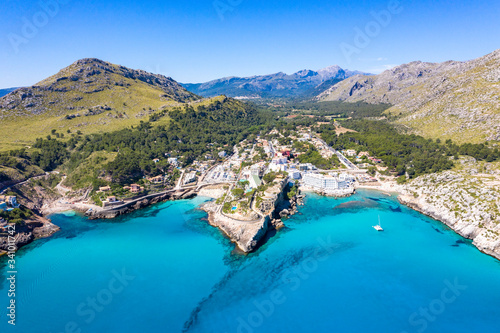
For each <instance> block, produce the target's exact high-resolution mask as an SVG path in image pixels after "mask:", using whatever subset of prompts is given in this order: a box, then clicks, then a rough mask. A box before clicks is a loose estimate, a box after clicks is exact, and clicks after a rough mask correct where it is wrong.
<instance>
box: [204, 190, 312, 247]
mask: <svg viewBox="0 0 500 333" xmlns="http://www.w3.org/2000/svg"><path fill="white" fill-rule="evenodd" d="M285 187H286V186H283V185H282V186H281V192H280V193H279V194H277V196H276V198H275V200H274V202H273V205H272V207H271V208H270V209H269V211H267V213H266V214H263V216H261V217H260V218H258V219H256V220H249V221H244V220H238V219H236V218H231V217H228V216H226V215H224V214H223V213H222V212H221V205H217V204H216V203H215V202H214V201H211V202H209V203H206V204H205V205H203V206H202V207H201V208H202V209H203V210H204V211H205V212H207V213H208V223H209V224H210V225H211V226H214V227H217V228H219V230H221V231H222V232H223V233H224V234H225V235H226V236H227V237H229V239H230V240H231V242H233V243H235V244H236V246H237V248H238V249H240V250H241V251H242V252H244V253H250V252H253V251H255V250H256V249H257V248H258V247H259V244H260V242H261V240H262V239H263V238H264V236H265V235H266V234H267V232H268V231H270V230H276V231H277V230H279V229H281V228H283V227H284V226H285V224H284V223H283V221H282V220H281V218H283V217H287V216H291V215H293V214H295V213H296V212H297V206H299V205H301V204H303V203H302V198H303V196H302V195H298V196H294V197H292V198H291V199H290V202H289V203H290V208H289V209H288V208H283V209H279V208H278V207H279V205H280V204H281V203H283V202H284V201H285V198H284V189H285ZM256 215H257V214H256Z"/></svg>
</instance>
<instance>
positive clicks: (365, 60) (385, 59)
mask: <svg viewBox="0 0 500 333" xmlns="http://www.w3.org/2000/svg"><path fill="white" fill-rule="evenodd" d="M358 61H361V62H375V61H387V58H383V57H378V58H358Z"/></svg>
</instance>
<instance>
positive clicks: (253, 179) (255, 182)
mask: <svg viewBox="0 0 500 333" xmlns="http://www.w3.org/2000/svg"><path fill="white" fill-rule="evenodd" d="M248 182H249V183H250V187H251V188H257V187H259V186H260V185H261V184H262V181H261V179H260V178H259V176H257V175H251V176H250V178H249V179H248Z"/></svg>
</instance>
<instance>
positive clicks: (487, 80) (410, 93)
mask: <svg viewBox="0 0 500 333" xmlns="http://www.w3.org/2000/svg"><path fill="white" fill-rule="evenodd" d="M318 99H319V100H320V101H346V102H358V101H364V102H368V103H373V104H377V103H389V104H392V105H393V107H392V108H390V109H389V110H388V111H386V112H388V113H390V114H392V115H393V116H396V117H397V118H398V120H397V122H398V123H400V124H402V125H405V126H407V127H409V128H411V129H412V130H413V131H414V132H416V133H418V134H422V135H424V136H427V137H433V138H440V139H448V138H451V139H453V140H455V141H458V142H483V141H485V140H492V141H500V49H499V50H496V51H494V52H492V53H490V54H488V55H486V56H484V57H481V58H478V59H474V60H470V61H465V62H460V61H447V62H443V63H426V62H421V61H416V62H411V63H409V64H404V65H401V66H398V67H395V68H393V69H390V70H387V71H385V72H383V73H381V74H379V75H376V76H363V75H356V76H353V77H351V78H348V79H346V80H344V81H342V82H340V83H337V84H336V85H334V86H332V87H331V88H329V89H328V90H327V91H325V92H323V93H321V94H320V95H319V96H318Z"/></svg>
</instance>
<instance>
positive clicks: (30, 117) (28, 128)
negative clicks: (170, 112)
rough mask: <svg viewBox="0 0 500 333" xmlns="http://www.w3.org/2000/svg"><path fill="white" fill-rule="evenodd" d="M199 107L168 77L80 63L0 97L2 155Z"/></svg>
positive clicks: (195, 98)
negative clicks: (48, 139)
mask: <svg viewBox="0 0 500 333" xmlns="http://www.w3.org/2000/svg"><path fill="white" fill-rule="evenodd" d="M200 102H202V101H201V100H200V98H199V97H198V96H196V95H195V94H192V93H190V92H188V91H187V90H186V89H184V88H183V87H182V86H180V85H179V84H178V83H177V82H175V81H174V80H172V79H171V78H167V77H165V76H162V75H156V74H151V73H147V72H145V71H141V70H132V69H128V68H126V67H123V66H118V65H114V64H110V63H108V62H104V61H101V60H98V59H82V60H79V61H77V62H75V63H73V64H72V65H70V66H68V67H66V68H64V69H62V70H61V71H60V72H59V73H57V74H56V75H53V76H51V77H49V78H47V79H45V80H43V81H41V82H39V83H37V84H36V85H34V86H32V87H26V88H20V89H18V90H16V91H14V92H12V93H10V94H8V95H6V96H4V97H2V98H0V119H1V131H0V150H3V151H5V150H11V149H18V148H22V147H25V146H31V144H32V143H33V142H34V140H35V139H36V138H38V137H45V136H47V135H50V134H52V131H53V130H55V131H56V132H57V133H60V134H59V135H60V136H63V135H64V136H68V135H69V134H70V133H76V132H78V131H80V132H81V133H84V134H89V133H102V132H108V131H113V130H118V129H121V128H125V127H130V126H132V125H134V124H138V123H139V122H140V121H141V120H143V121H144V120H147V119H148V116H149V115H150V114H152V113H154V112H156V111H158V110H164V109H168V108H173V107H176V106H182V105H184V104H186V103H192V104H198V103H200Z"/></svg>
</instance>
